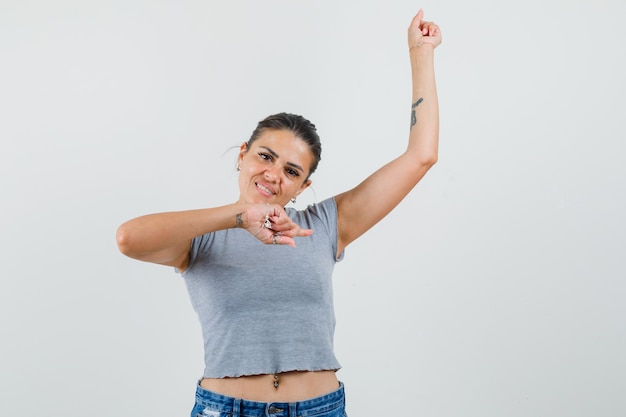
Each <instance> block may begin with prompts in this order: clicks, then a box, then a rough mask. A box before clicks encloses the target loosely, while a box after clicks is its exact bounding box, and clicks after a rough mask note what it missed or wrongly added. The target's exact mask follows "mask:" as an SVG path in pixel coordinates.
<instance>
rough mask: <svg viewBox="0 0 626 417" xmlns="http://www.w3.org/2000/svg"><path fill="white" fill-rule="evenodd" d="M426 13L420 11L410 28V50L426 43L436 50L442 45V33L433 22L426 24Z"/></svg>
mask: <svg viewBox="0 0 626 417" xmlns="http://www.w3.org/2000/svg"><path fill="white" fill-rule="evenodd" d="M423 18H424V11H423V10H421V9H420V11H419V12H418V13H417V15H415V17H414V18H413V20H412V21H411V25H410V26H409V31H408V36H409V50H410V49H413V48H414V47H417V46H422V45H424V44H426V43H428V44H431V45H432V46H433V48H436V47H437V46H439V45H440V44H441V31H440V30H439V26H437V25H436V24H434V23H433V22H425V21H424V20H423Z"/></svg>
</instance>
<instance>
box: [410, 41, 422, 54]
mask: <svg viewBox="0 0 626 417" xmlns="http://www.w3.org/2000/svg"><path fill="white" fill-rule="evenodd" d="M422 45H424V42H420V43H418V44H415V45H413V46H409V52H411V50H412V49H415V48H419V47H420V46H422Z"/></svg>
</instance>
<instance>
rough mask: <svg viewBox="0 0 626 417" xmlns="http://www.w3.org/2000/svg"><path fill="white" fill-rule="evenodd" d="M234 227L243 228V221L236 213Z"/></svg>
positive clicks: (239, 214)
mask: <svg viewBox="0 0 626 417" xmlns="http://www.w3.org/2000/svg"><path fill="white" fill-rule="evenodd" d="M235 226H237V227H241V226H243V219H242V218H241V213H237V215H235Z"/></svg>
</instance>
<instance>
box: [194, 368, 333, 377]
mask: <svg viewBox="0 0 626 417" xmlns="http://www.w3.org/2000/svg"><path fill="white" fill-rule="evenodd" d="M340 369H341V367H337V368H325V367H321V368H313V369H299V368H294V369H284V370H278V371H272V372H265V371H259V372H250V373H242V374H232V375H207V374H206V372H205V374H204V375H202V378H215V379H221V378H240V377H245V376H260V375H274V374H282V373H286V372H321V371H333V372H337V371H339V370H340Z"/></svg>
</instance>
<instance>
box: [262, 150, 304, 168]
mask: <svg viewBox="0 0 626 417" xmlns="http://www.w3.org/2000/svg"><path fill="white" fill-rule="evenodd" d="M259 148H263V149H265V150H266V151H268V152H269V153H271V154H272V156H273V157H274V158H277V159H278V158H280V157H279V156H278V154H277V153H276V152H274V150H272V149H270V148H268V147H267V146H259ZM285 164H286V165H289V166H290V167H292V168H296V169H298V170H300V171H301V172H304V169H302V167H301V166H300V165H298V164H294V163H293V162H285Z"/></svg>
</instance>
